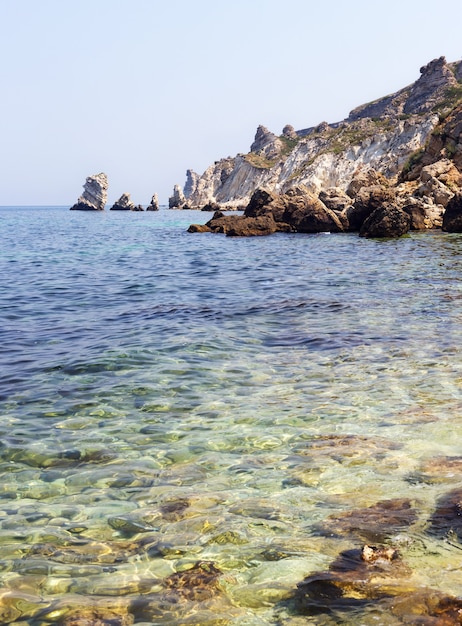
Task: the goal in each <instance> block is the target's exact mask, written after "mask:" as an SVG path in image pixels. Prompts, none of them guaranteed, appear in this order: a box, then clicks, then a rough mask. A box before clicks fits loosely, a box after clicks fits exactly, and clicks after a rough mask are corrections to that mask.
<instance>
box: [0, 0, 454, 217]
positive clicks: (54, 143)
mask: <svg viewBox="0 0 462 626" xmlns="http://www.w3.org/2000/svg"><path fill="white" fill-rule="evenodd" d="M461 23H462V2H461V0H446V2H445V3H444V4H440V5H438V4H437V3H436V2H435V1H434V0H431V1H430V0H420V1H419V0H387V2H374V0H348V1H345V0H323V1H322V2H319V0H316V1H312V0H284V1H281V0H232V1H223V0H0V29H1V36H0V58H1V59H2V61H1V63H0V77H1V85H2V90H1V97H0V120H1V127H0V128H1V150H0V205H1V206H5V205H69V206H71V205H72V204H74V202H75V201H76V200H77V198H78V196H79V195H80V194H81V193H82V186H83V184H84V183H85V179H86V177H87V176H89V175H91V174H97V173H99V172H105V173H106V174H107V176H108V179H109V193H108V204H112V203H113V202H115V200H116V199H117V198H119V197H120V195H121V194H122V193H124V192H128V193H130V194H131V197H132V200H133V201H134V202H135V203H136V204H149V202H150V200H151V196H152V195H153V194H154V193H157V194H158V196H159V200H160V202H161V203H162V204H165V203H167V202H168V197H169V196H170V195H171V194H172V191H173V186H174V185H175V184H179V185H181V186H183V185H184V183H185V180H186V170H187V169H189V168H191V169H193V170H194V171H196V172H198V173H199V174H201V173H203V172H204V170H205V169H206V168H207V167H209V166H210V165H212V164H213V162H214V161H217V160H219V159H220V158H224V157H227V156H234V155H236V154H238V153H246V152H248V151H249V149H250V145H251V143H252V141H253V139H254V136H255V132H256V129H257V127H258V125H259V124H263V125H264V126H266V127H267V128H269V130H271V131H272V132H274V133H276V134H280V133H281V132H282V128H283V127H284V126H285V125H286V124H291V125H292V126H294V127H295V128H296V129H302V128H307V127H309V126H314V125H316V124H318V123H320V122H322V121H324V120H325V121H327V122H336V121H339V120H341V119H344V118H345V117H347V116H348V114H349V112H350V111H351V109H353V108H355V107H356V106H358V105H360V104H363V103H365V102H368V101H370V100H375V99H376V98H379V97H381V96H384V95H387V94H389V93H392V92H394V91H397V90H398V89H401V88H402V87H405V86H406V85H409V84H410V83H412V82H414V81H415V80H417V79H418V78H419V76H420V73H419V69H420V67H421V66H423V65H425V64H426V63H428V62H429V61H431V60H432V59H434V58H437V57H440V56H445V57H446V59H447V60H448V61H449V62H452V61H457V60H460V59H462V39H461V37H460V24H461Z"/></svg>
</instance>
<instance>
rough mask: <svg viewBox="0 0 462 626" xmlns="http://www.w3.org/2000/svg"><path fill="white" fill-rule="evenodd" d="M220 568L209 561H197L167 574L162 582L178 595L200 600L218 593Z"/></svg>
mask: <svg viewBox="0 0 462 626" xmlns="http://www.w3.org/2000/svg"><path fill="white" fill-rule="evenodd" d="M221 575H222V572H221V570H219V569H218V567H216V566H215V564H214V563H212V562H211V561H197V562H196V563H195V564H194V566H193V567H192V568H190V569H187V570H185V571H182V572H175V573H174V574H172V575H171V576H168V577H167V578H166V579H165V580H164V582H163V584H164V587H165V588H166V589H168V590H169V591H172V592H175V593H176V594H178V596H179V597H182V598H186V599H188V600H194V601H196V602H201V601H203V600H206V599H208V598H211V597H213V596H215V595H217V594H219V593H220V591H221V590H220V587H219V585H218V581H219V578H220V576H221Z"/></svg>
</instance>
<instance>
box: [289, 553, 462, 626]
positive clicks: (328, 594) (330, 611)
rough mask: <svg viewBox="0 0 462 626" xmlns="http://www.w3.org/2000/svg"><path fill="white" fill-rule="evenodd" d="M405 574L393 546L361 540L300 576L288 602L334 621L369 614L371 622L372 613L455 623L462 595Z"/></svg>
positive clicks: (428, 625) (439, 624)
mask: <svg viewBox="0 0 462 626" xmlns="http://www.w3.org/2000/svg"><path fill="white" fill-rule="evenodd" d="M410 576H411V571H410V569H409V568H408V567H406V565H405V564H404V563H403V562H402V560H401V557H400V556H399V554H398V553H397V551H396V550H395V549H394V548H393V547H391V546H383V547H376V546H369V545H366V546H364V547H363V548H362V549H361V550H346V551H344V552H342V553H341V554H340V555H339V557H338V558H337V559H336V560H335V561H334V562H333V563H332V564H331V566H330V567H329V570H328V571H326V572H319V573H315V574H311V575H310V576H308V577H307V578H305V579H304V580H303V581H302V582H301V583H299V584H298V585H297V589H296V591H295V594H294V599H293V605H294V608H295V611H296V612H297V613H299V614H301V615H309V616H314V615H319V614H327V615H331V616H332V618H333V619H334V620H335V623H344V621H345V622H346V623H355V624H356V623H358V624H360V623H368V624H369V623H370V622H369V621H367V622H366V621H363V620H365V619H367V616H368V615H369V616H371V617H372V619H373V621H374V622H375V621H376V619H377V617H374V615H375V616H381V617H382V619H383V622H382V621H381V622H380V623H384V624H385V623H387V624H388V623H390V624H415V625H417V624H418V625H420V626H460V624H461V614H462V600H461V599H459V598H455V597H452V596H447V595H444V594H443V593H441V592H439V591H435V590H433V589H426V588H418V587H416V586H415V585H414V584H412V582H409V577H410ZM371 611H373V612H374V613H372V614H371ZM388 620H390V621H388ZM322 623H324V622H322ZM329 623H330V622H329Z"/></svg>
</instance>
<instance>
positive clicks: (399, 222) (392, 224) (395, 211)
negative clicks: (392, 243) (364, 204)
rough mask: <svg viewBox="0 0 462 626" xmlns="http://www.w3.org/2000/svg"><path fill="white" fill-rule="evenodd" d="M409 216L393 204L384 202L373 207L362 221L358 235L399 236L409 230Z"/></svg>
mask: <svg viewBox="0 0 462 626" xmlns="http://www.w3.org/2000/svg"><path fill="white" fill-rule="evenodd" d="M410 224H411V218H410V216H409V215H408V214H407V213H405V212H404V211H403V210H402V209H400V208H398V207H397V206H395V205H393V204H384V205H382V206H380V207H379V208H378V209H375V211H374V212H373V213H371V215H369V217H368V218H367V219H366V220H365V221H364V223H363V225H362V226H361V229H360V231H359V236H360V237H401V235H404V234H406V233H407V232H408V231H409V228H410Z"/></svg>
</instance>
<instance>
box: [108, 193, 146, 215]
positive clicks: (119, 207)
mask: <svg viewBox="0 0 462 626" xmlns="http://www.w3.org/2000/svg"><path fill="white" fill-rule="evenodd" d="M110 210H111V211H143V207H142V206H141V205H140V204H138V205H135V204H134V203H133V202H132V200H131V199H130V194H129V193H123V194H122V195H121V196H120V198H119V199H118V200H117V201H116V202H114V204H113V205H112V206H111V208H110Z"/></svg>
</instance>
